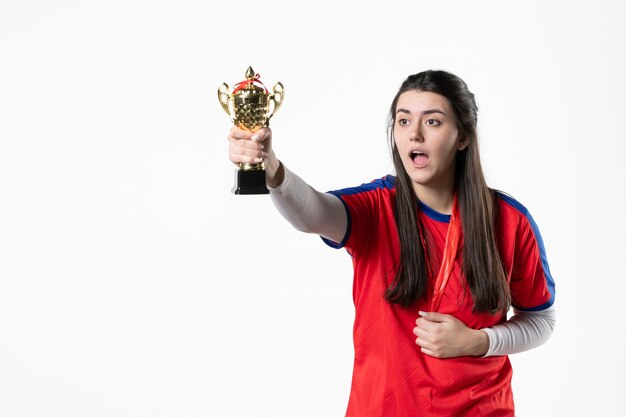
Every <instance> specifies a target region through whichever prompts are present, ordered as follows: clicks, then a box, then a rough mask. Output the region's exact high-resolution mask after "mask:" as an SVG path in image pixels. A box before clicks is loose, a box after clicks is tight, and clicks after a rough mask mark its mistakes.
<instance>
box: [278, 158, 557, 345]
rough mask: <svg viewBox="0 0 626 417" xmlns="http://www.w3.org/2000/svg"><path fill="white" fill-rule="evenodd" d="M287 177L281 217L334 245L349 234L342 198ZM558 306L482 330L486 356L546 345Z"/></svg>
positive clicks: (518, 315) (280, 190)
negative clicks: (486, 341)
mask: <svg viewBox="0 0 626 417" xmlns="http://www.w3.org/2000/svg"><path fill="white" fill-rule="evenodd" d="M283 168H284V172H285V177H284V180H283V182H282V183H281V184H280V185H279V186H278V187H276V188H270V196H271V199H272V202H273V203H274V205H275V206H276V208H277V209H278V211H279V212H280V214H281V215H282V216H283V217H284V218H285V219H286V220H287V221H288V222H289V223H291V224H292V225H293V226H294V227H295V228H296V229H297V230H300V231H302V232H306V233H315V234H318V235H320V236H322V237H325V238H326V239H329V240H332V241H334V242H341V241H342V240H343V238H344V236H345V234H346V229H347V224H348V220H347V216H346V211H345V208H344V206H343V203H342V202H341V201H340V200H339V197H337V196H334V195H332V194H328V193H321V192H319V191H317V190H315V189H314V188H313V187H311V186H310V185H308V184H307V183H306V182H304V181H303V180H302V179H301V178H300V177H298V176H297V175H296V174H294V173H293V172H291V171H289V170H288V169H287V168H286V167H284V166H283ZM555 322H556V312H555V309H554V306H550V307H549V308H547V309H545V310H541V311H519V310H517V309H513V316H512V317H511V318H510V319H509V320H508V321H506V322H504V323H501V324H497V325H495V326H493V327H489V328H484V329H481V330H483V331H484V332H485V333H487V336H489V350H488V351H487V353H486V354H485V357H486V356H499V355H509V354H512V353H519V352H524V351H526V350H529V349H532V348H535V347H537V346H539V345H541V344H543V343H545V342H546V341H547V340H548V339H549V338H550V336H551V335H552V331H553V329H554V325H555Z"/></svg>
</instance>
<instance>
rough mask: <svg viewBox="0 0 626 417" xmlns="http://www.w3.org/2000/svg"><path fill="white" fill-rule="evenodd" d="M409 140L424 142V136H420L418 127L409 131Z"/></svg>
mask: <svg viewBox="0 0 626 417" xmlns="http://www.w3.org/2000/svg"><path fill="white" fill-rule="evenodd" d="M409 140H410V141H411V142H414V141H417V142H420V143H421V142H424V136H422V132H421V130H420V128H419V126H416V127H415V128H413V129H411V132H410V133H409Z"/></svg>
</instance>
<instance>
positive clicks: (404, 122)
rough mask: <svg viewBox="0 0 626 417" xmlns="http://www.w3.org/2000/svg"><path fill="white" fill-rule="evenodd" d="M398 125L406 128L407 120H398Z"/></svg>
mask: <svg viewBox="0 0 626 417" xmlns="http://www.w3.org/2000/svg"><path fill="white" fill-rule="evenodd" d="M398 124H399V125H400V126H406V125H408V124H409V121H408V120H407V119H398Z"/></svg>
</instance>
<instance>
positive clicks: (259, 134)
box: [250, 127, 272, 143]
mask: <svg viewBox="0 0 626 417" xmlns="http://www.w3.org/2000/svg"><path fill="white" fill-rule="evenodd" d="M271 137H272V131H271V130H270V128H269V127H262V128H261V129H259V130H257V131H256V132H254V133H253V134H252V135H251V136H250V139H252V141H253V142H259V143H260V142H263V141H265V140H267V139H268V138H271Z"/></svg>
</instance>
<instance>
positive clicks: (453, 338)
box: [413, 311, 489, 358]
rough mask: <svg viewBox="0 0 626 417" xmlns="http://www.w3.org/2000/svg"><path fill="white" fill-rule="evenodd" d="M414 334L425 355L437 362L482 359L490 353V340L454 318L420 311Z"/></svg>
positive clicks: (480, 331)
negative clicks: (471, 357) (488, 351)
mask: <svg viewBox="0 0 626 417" xmlns="http://www.w3.org/2000/svg"><path fill="white" fill-rule="evenodd" d="M420 316H421V317H420V318H418V319H417V320H416V321H415V323H416V324H417V326H416V327H415V328H414V329H413V333H414V334H415V335H416V336H417V339H416V340H415V343H417V345H418V346H420V347H421V348H422V349H421V350H422V352H423V353H425V354H427V355H429V356H432V357H435V358H456V357H459V356H483V355H484V354H485V353H487V350H488V349H489V336H487V333H485V332H483V331H482V330H475V329H471V328H469V327H467V326H466V325H465V323H463V322H462V321H460V320H459V319H457V318H456V317H454V316H451V315H449V314H441V313H426V312H422V311H420Z"/></svg>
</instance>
